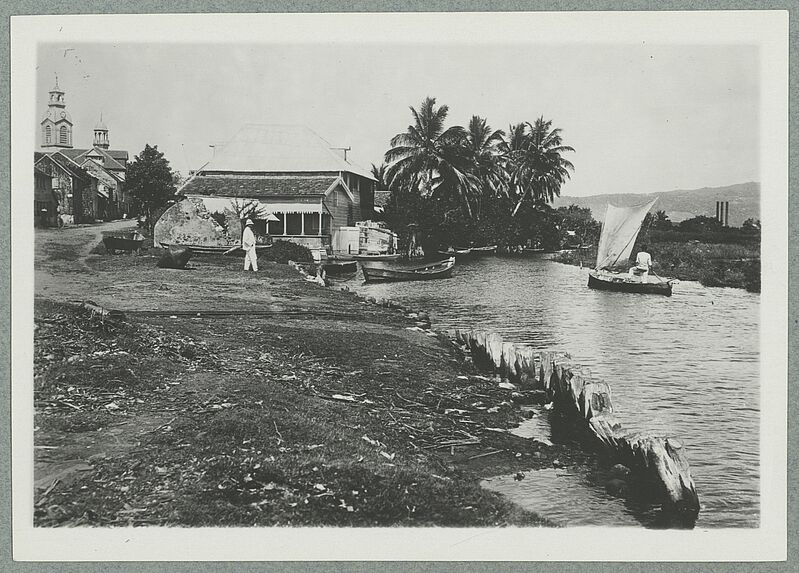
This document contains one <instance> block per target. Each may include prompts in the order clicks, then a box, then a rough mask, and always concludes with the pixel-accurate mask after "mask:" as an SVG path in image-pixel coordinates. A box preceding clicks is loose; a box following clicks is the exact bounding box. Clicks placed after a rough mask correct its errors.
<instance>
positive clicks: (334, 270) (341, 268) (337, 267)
mask: <svg viewBox="0 0 799 573" xmlns="http://www.w3.org/2000/svg"><path fill="white" fill-rule="evenodd" d="M322 266H324V269H325V272H326V273H327V274H329V275H345V274H348V273H354V272H357V271H358V263H357V262H356V261H337V260H330V259H328V260H327V261H325V262H324V263H322Z"/></svg>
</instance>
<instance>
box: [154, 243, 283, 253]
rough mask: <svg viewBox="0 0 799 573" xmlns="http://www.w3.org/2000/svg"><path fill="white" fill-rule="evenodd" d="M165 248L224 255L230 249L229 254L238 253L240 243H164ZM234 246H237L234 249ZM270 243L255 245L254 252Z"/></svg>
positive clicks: (268, 247)
mask: <svg viewBox="0 0 799 573" xmlns="http://www.w3.org/2000/svg"><path fill="white" fill-rule="evenodd" d="M164 246H165V247H166V248H172V247H186V248H189V249H191V252H192V253H194V254H195V255H224V254H225V253H227V252H228V251H230V250H231V249H233V251H231V254H234V253H240V252H242V251H241V246H240V245H177V244H164ZM234 247H237V248H235V249H234ZM271 247H272V245H255V252H256V253H262V252H264V251H265V250H267V249H270V248H271Z"/></svg>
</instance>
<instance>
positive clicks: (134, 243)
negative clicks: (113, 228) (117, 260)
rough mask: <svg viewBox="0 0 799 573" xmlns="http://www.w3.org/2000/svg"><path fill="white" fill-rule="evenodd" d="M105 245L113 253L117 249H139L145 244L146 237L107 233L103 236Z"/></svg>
mask: <svg viewBox="0 0 799 573" xmlns="http://www.w3.org/2000/svg"><path fill="white" fill-rule="evenodd" d="M103 245H104V246H105V248H106V250H107V251H108V252H109V253H112V254H113V253H115V252H116V251H138V250H139V249H141V248H142V246H143V245H144V239H134V238H132V236H131V237H122V236H115V235H106V236H105V237H103Z"/></svg>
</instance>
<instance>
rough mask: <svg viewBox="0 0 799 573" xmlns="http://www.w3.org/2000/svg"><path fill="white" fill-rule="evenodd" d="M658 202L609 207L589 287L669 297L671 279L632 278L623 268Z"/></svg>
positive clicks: (590, 272) (589, 274)
mask: <svg viewBox="0 0 799 573" xmlns="http://www.w3.org/2000/svg"><path fill="white" fill-rule="evenodd" d="M656 200H657V199H655V200H653V201H651V202H649V203H647V204H645V205H637V206H634V207H616V206H614V205H611V204H608V207H607V211H606V213H605V219H604V220H603V222H602V233H601V234H600V237H599V246H598V247H597V254H596V265H595V266H594V268H593V269H592V270H591V271H589V273H588V287H589V288H593V289H597V290H609V291H617V292H630V293H639V294H662V295H666V296H671V285H672V282H673V281H671V280H666V279H661V278H660V277H656V278H654V280H650V278H649V277H643V276H642V277H633V276H630V274H629V273H628V272H626V271H627V269H626V268H625V267H627V266H628V265H629V259H630V254H631V253H632V249H633V245H635V239H636V238H638V233H639V232H640V231H641V224H642V223H643V221H644V217H645V216H646V214H647V213H648V212H649V209H651V208H652V206H653V205H654V204H655V201H656Z"/></svg>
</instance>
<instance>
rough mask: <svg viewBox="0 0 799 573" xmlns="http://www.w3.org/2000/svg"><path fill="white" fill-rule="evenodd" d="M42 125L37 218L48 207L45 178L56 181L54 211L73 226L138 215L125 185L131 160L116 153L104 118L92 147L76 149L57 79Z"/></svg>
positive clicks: (36, 161) (36, 166) (53, 185)
mask: <svg viewBox="0 0 799 573" xmlns="http://www.w3.org/2000/svg"><path fill="white" fill-rule="evenodd" d="M40 125H41V146H40V147H41V151H40V152H36V153H34V176H35V177H34V180H35V183H36V185H35V201H36V204H35V206H34V207H35V208H36V209H38V210H37V211H36V212H37V213H41V212H42V211H41V209H42V208H45V207H44V206H43V204H42V202H43V201H44V197H45V195H46V191H45V189H46V187H47V185H46V182H45V177H50V192H51V195H52V198H53V200H55V201H56V204H55V205H54V206H53V207H52V211H54V212H58V213H59V215H60V216H61V218H62V221H63V222H65V223H67V224H69V223H83V222H92V221H95V220H97V219H106V220H107V219H115V218H118V217H121V216H122V215H123V214H125V213H128V214H132V213H131V205H130V198H129V197H128V195H127V194H126V193H125V185H124V184H125V172H126V170H127V163H128V157H129V155H128V152H127V151H124V150H115V149H110V139H109V135H108V127H107V126H106V125H105V123H104V122H103V118H102V114H101V115H100V120H99V121H98V122H97V124H96V125H95V126H94V138H93V145H92V147H90V148H83V149H79V148H75V147H73V139H72V135H73V123H72V117H71V116H70V114H69V112H68V111H67V109H66V98H65V92H64V91H63V90H62V89H61V88H60V87H59V85H58V78H56V84H55V86H54V87H53V89H51V90H50V97H49V100H48V104H47V112H46V113H45V115H44V117H43V118H42V120H41V123H40ZM86 181H88V184H86ZM51 224H52V223H51Z"/></svg>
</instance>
